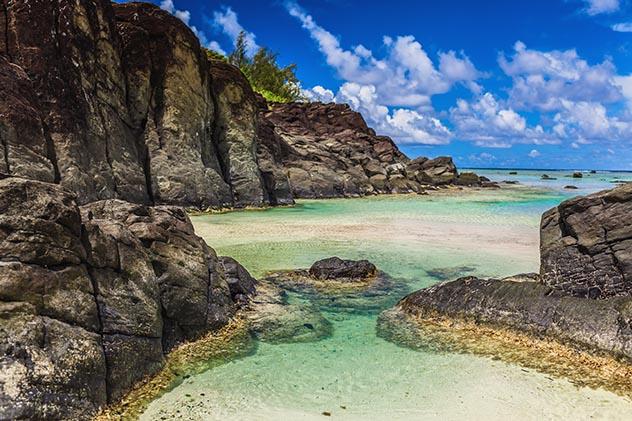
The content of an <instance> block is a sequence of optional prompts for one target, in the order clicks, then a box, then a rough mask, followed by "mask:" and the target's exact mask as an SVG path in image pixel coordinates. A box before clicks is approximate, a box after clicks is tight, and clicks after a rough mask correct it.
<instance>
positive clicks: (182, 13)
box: [160, 0, 226, 54]
mask: <svg viewBox="0 0 632 421" xmlns="http://www.w3.org/2000/svg"><path fill="white" fill-rule="evenodd" d="M160 8H161V9H163V10H165V11H167V12H169V13H171V14H172V15H174V16H175V17H177V18H178V19H180V20H181V21H182V22H184V23H185V24H186V25H187V26H188V27H189V28H191V31H193V33H194V34H195V35H196V36H197V37H198V39H199V40H200V44H202V45H203V46H204V47H206V48H208V49H210V50H213V51H217V52H218V53H221V54H226V53H225V52H224V50H222V47H220V45H219V44H218V43H217V42H216V41H209V39H208V38H207V36H206V34H205V33H204V31H201V30H199V29H198V28H197V27H196V26H195V25H191V24H190V22H191V12H190V11H188V10H179V9H177V8H176V5H175V4H174V2H173V0H162V1H161V2H160Z"/></svg>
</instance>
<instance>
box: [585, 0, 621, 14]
mask: <svg viewBox="0 0 632 421" xmlns="http://www.w3.org/2000/svg"><path fill="white" fill-rule="evenodd" d="M584 2H585V3H586V13H588V14H589V15H590V16H595V15H600V14H602V13H613V12H616V11H617V10H619V6H620V2H619V0H584Z"/></svg>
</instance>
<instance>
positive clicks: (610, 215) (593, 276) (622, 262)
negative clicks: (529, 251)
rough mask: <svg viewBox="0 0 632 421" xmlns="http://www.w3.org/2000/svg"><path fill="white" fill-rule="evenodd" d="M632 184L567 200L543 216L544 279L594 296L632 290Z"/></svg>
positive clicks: (579, 293) (620, 293)
mask: <svg viewBox="0 0 632 421" xmlns="http://www.w3.org/2000/svg"><path fill="white" fill-rule="evenodd" d="M630 214H632V185H622V186H620V187H617V188H615V189H613V190H608V191H604V192H599V193H596V194H592V195H590V196H586V197H578V198H575V199H571V200H568V201H566V202H563V203H562V204H560V205H559V206H558V207H556V208H553V209H551V210H549V211H547V212H546V213H545V214H544V215H543V217H542V224H541V230H540V232H541V236H540V254H541V268H540V273H541V275H542V279H543V281H544V283H546V284H547V285H550V286H551V287H553V288H555V289H559V290H562V291H564V292H567V293H569V294H572V295H576V296H580V297H590V298H606V297H611V296H629V295H630V294H631V293H632V225H630V222H629V215H630Z"/></svg>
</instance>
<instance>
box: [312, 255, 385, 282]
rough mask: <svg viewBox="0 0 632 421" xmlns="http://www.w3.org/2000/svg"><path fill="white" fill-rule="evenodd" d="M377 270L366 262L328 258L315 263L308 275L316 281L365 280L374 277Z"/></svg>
mask: <svg viewBox="0 0 632 421" xmlns="http://www.w3.org/2000/svg"><path fill="white" fill-rule="evenodd" d="M376 273H377V268H376V267H375V265H374V264H373V263H371V262H369V261H368V260H343V259H340V258H339V257H329V258H327V259H323V260H319V261H317V262H315V263H314V264H313V265H312V266H311V267H310V268H309V274H310V275H311V276H313V277H315V278H317V279H341V278H344V279H365V278H369V277H371V276H375V274H376Z"/></svg>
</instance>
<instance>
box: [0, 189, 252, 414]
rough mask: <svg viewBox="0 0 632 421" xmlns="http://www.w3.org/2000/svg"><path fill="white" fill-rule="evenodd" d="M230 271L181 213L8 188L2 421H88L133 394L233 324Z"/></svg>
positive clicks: (0, 237) (1, 296) (1, 288)
mask: <svg viewBox="0 0 632 421" xmlns="http://www.w3.org/2000/svg"><path fill="white" fill-rule="evenodd" d="M232 264H233V266H232V267H233V268H234V270H233V269H231V270H233V271H235V270H236V271H237V272H240V270H243V268H241V269H240V267H239V266H238V264H237V263H236V262H234V263H232ZM224 267H225V266H223V265H221V264H220V263H219V261H218V259H217V256H216V255H215V252H214V251H213V250H212V249H211V248H209V247H208V246H207V245H206V244H205V243H204V241H203V240H202V239H201V238H200V237H198V236H196V235H195V233H194V232H193V227H192V225H191V223H190V221H189V219H188V217H187V216H186V214H185V213H184V211H183V210H182V209H180V208H175V207H169V206H157V207H149V206H146V205H140V204H132V203H128V202H124V201H121V200H106V201H99V202H94V203H91V204H88V205H85V206H83V207H81V208H79V207H78V206H77V205H76V202H75V196H74V194H72V193H70V192H68V191H66V190H64V189H62V188H61V187H59V186H58V185H54V184H49V183H43V182H39V181H32V180H25V179H19V178H14V177H11V178H6V179H4V180H0V317H1V318H2V323H0V418H2V419H14V418H29V419H32V418H35V419H51V418H53V419H56V418H72V419H84V418H88V417H89V416H90V414H92V413H94V411H95V410H96V409H97V408H98V407H100V406H102V405H104V404H106V403H108V402H112V401H114V400H116V399H117V398H119V397H120V396H122V394H123V393H124V392H125V391H127V390H128V389H129V388H130V387H131V386H132V385H133V384H134V383H135V382H137V381H138V380H140V379H142V378H143V377H144V376H146V375H149V374H152V373H154V372H156V371H157V370H158V369H159V368H160V367H161V366H162V364H163V356H164V354H165V353H166V352H168V351H169V350H170V349H171V348H172V347H173V346H174V345H175V344H177V343H179V342H182V341H183V340H189V339H195V338H196V337H198V336H199V335H201V334H203V333H205V332H207V331H210V330H213V329H215V328H217V327H220V326H222V325H224V324H225V323H226V322H227V320H228V318H229V317H231V315H232V314H233V312H234V311H235V309H236V307H237V304H236V303H235V301H234V300H233V297H234V295H233V294H231V287H230V286H229V284H228V283H227V281H226V275H225V269H224ZM248 288H249V290H250V289H251V288H252V285H249V286H248Z"/></svg>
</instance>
